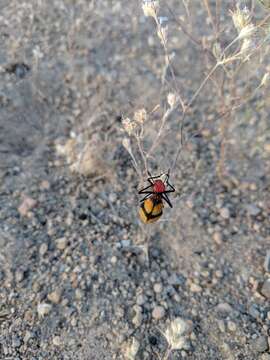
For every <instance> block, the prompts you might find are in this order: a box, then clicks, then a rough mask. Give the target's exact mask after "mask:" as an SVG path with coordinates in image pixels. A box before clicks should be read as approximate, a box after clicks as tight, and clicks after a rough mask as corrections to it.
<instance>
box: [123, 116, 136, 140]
mask: <svg viewBox="0 0 270 360" xmlns="http://www.w3.org/2000/svg"><path fill="white" fill-rule="evenodd" d="M122 125H123V128H124V130H125V131H126V132H127V133H128V135H129V136H131V135H134V133H135V129H136V127H137V124H136V123H135V121H132V120H130V118H125V119H123V120H122Z"/></svg>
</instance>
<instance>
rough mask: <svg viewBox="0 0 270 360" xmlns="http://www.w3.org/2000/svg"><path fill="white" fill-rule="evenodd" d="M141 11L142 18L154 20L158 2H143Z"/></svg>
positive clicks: (144, 0)
mask: <svg viewBox="0 0 270 360" xmlns="http://www.w3.org/2000/svg"><path fill="white" fill-rule="evenodd" d="M142 9H143V13H144V16H147V17H148V16H150V17H153V18H156V17H157V13H158V10H159V1H157V0H156V1H154V0H143V2H142Z"/></svg>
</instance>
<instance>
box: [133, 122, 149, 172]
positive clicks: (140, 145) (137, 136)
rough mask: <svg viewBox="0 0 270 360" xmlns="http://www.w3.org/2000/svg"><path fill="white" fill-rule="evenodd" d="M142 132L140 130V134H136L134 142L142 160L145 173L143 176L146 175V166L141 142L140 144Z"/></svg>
mask: <svg viewBox="0 0 270 360" xmlns="http://www.w3.org/2000/svg"><path fill="white" fill-rule="evenodd" d="M142 132H143V129H141V134H136V140H137V144H138V148H139V151H140V154H141V158H142V160H143V163H144V172H145V175H146V174H148V166H147V158H146V156H145V153H144V151H143V148H142V142H141V138H142Z"/></svg>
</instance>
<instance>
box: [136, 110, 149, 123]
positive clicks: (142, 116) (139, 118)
mask: <svg viewBox="0 0 270 360" xmlns="http://www.w3.org/2000/svg"><path fill="white" fill-rule="evenodd" d="M146 120H147V112H146V110H145V109H140V110H138V111H135V113H134V121H136V122H137V123H139V124H143V123H144V122H145V121H146Z"/></svg>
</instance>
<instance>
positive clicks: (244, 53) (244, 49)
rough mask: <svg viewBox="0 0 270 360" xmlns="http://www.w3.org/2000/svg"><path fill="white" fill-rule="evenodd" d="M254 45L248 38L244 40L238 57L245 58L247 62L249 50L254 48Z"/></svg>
mask: <svg viewBox="0 0 270 360" xmlns="http://www.w3.org/2000/svg"><path fill="white" fill-rule="evenodd" d="M255 46H256V45H255V43H254V41H253V40H252V39H250V38H246V39H244V40H243V42H242V46H241V49H240V52H239V54H240V56H242V57H243V56H246V58H247V60H248V59H249V57H250V55H251V50H252V49H254V48H255Z"/></svg>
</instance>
